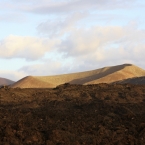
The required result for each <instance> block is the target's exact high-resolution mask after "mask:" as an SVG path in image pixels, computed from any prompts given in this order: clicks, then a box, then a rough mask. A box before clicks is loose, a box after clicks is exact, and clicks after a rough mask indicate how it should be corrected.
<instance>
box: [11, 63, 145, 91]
mask: <svg viewBox="0 0 145 145" xmlns="http://www.w3.org/2000/svg"><path fill="white" fill-rule="evenodd" d="M137 76H138V77H141V76H145V70H143V69H142V68H140V67H138V66H135V65H133V64H122V65H117V66H109V67H103V68H100V69H95V70H90V71H85V72H77V73H70V74H61V75H54V76H27V77H25V78H22V79H21V80H19V81H18V82H16V83H15V84H13V85H12V87H22V88H33V87H35V88H42V87H46V88H48V87H50V88H52V87H56V86H58V85H61V84H64V83H70V84H84V85H86V84H98V83H113V82H117V81H120V80H124V79H129V78H133V77H137Z"/></svg>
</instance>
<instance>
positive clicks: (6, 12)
mask: <svg viewBox="0 0 145 145" xmlns="http://www.w3.org/2000/svg"><path fill="white" fill-rule="evenodd" d="M144 13H145V1H143V0H128V1H126V0H41V1H40V0H5V1H2V0H0V66H1V67H0V77H4V78H8V79H11V80H14V81H17V80H19V79H21V78H22V77H25V76H27V75H39V76H40V75H56V74H64V73H71V72H78V71H85V70H92V69H97V68H101V67H104V66H112V65H118V64H123V63H132V64H135V65H138V66H140V67H142V68H144V69H145V63H144V62H145V57H144V56H145V16H144Z"/></svg>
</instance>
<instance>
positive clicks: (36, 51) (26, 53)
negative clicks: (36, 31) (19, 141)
mask: <svg viewBox="0 0 145 145" xmlns="http://www.w3.org/2000/svg"><path fill="white" fill-rule="evenodd" d="M58 43H59V40H56V39H49V38H39V37H29V36H14V35H10V36H8V37H7V38H5V39H4V40H1V41H0V57H1V58H24V59H26V60H36V59H39V58H41V57H43V56H44V55H45V53H46V52H49V51H52V50H54V49H55V47H56V45H57V44H58Z"/></svg>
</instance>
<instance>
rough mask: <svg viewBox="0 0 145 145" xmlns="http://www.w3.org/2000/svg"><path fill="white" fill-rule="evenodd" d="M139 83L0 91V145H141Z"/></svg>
mask: <svg viewBox="0 0 145 145" xmlns="http://www.w3.org/2000/svg"><path fill="white" fill-rule="evenodd" d="M144 144H145V85H129V84H124V85H121V84H112V85H109V84H99V85H84V86H83V85H70V84H64V85H60V86H58V87H56V88H52V89H48V88H46V89H38V88H37V89H21V88H8V87H5V88H4V87H3V88H1V89H0V145H144Z"/></svg>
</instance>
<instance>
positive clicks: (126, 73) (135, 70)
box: [86, 65, 145, 84]
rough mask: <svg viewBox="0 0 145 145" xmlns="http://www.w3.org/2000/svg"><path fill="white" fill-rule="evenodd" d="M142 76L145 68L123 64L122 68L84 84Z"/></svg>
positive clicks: (144, 73)
mask: <svg viewBox="0 0 145 145" xmlns="http://www.w3.org/2000/svg"><path fill="white" fill-rule="evenodd" d="M142 76H145V70H143V69H141V68H139V67H137V66H135V65H130V66H125V67H124V68H123V69H120V70H119V71H116V72H114V73H111V74H109V75H107V76H104V77H102V78H99V79H97V80H93V81H90V82H87V83H86V84H98V83H112V82H116V81H120V80H125V79H129V78H134V77H142Z"/></svg>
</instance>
